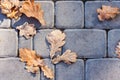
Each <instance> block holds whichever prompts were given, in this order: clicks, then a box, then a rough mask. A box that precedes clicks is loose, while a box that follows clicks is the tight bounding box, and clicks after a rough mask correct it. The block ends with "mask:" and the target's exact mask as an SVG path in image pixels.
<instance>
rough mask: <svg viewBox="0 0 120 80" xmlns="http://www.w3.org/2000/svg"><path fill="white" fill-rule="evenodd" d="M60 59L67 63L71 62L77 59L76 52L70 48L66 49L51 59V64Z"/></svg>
mask: <svg viewBox="0 0 120 80" xmlns="http://www.w3.org/2000/svg"><path fill="white" fill-rule="evenodd" d="M60 61H64V62H65V63H67V64H71V63H74V62H76V61H77V54H76V53H75V52H72V51H71V50H66V51H65V52H64V53H63V55H61V56H59V55H58V56H57V57H56V58H54V59H53V60H52V63H53V64H57V63H59V62H60Z"/></svg>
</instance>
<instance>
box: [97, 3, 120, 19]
mask: <svg viewBox="0 0 120 80" xmlns="http://www.w3.org/2000/svg"><path fill="white" fill-rule="evenodd" d="M97 13H98V19H99V20H100V21H104V20H109V19H113V18H115V17H116V15H117V14H119V13H120V12H119V8H117V7H111V6H106V5H102V9H100V8H98V9H97Z"/></svg>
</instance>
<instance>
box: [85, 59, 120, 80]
mask: <svg viewBox="0 0 120 80" xmlns="http://www.w3.org/2000/svg"><path fill="white" fill-rule="evenodd" d="M119 74H120V60H119V59H115V58H111V59H110V58H108V59H91V60H88V61H87V62H86V80H119V79H120V75H119Z"/></svg>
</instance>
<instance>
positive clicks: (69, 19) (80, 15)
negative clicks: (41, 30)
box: [55, 1, 84, 29]
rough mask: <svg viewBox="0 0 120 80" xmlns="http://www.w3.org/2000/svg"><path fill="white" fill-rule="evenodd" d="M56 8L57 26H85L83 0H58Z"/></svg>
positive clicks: (64, 27)
mask: <svg viewBox="0 0 120 80" xmlns="http://www.w3.org/2000/svg"><path fill="white" fill-rule="evenodd" d="M55 9H56V12H55V14H56V19H55V20H56V23H55V24H56V27H57V28H63V29H66V28H67V29H68V28H83V27H84V7H83V2H82V1H57V2H56V8H55Z"/></svg>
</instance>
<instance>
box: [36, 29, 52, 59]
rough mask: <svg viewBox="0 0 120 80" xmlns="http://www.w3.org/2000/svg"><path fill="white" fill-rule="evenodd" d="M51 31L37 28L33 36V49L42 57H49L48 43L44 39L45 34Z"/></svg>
mask: <svg viewBox="0 0 120 80" xmlns="http://www.w3.org/2000/svg"><path fill="white" fill-rule="evenodd" d="M51 31H52V29H45V30H39V32H38V33H37V34H36V35H35V37H34V50H35V51H36V52H37V53H38V54H39V55H41V56H42V57H49V50H50V49H49V44H48V42H47V40H46V36H47V35H48V34H49V33H50V32H51Z"/></svg>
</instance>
